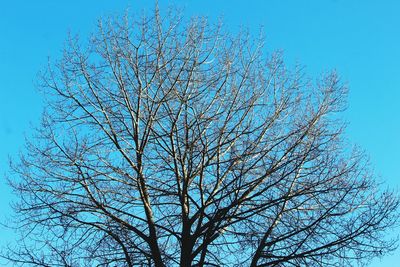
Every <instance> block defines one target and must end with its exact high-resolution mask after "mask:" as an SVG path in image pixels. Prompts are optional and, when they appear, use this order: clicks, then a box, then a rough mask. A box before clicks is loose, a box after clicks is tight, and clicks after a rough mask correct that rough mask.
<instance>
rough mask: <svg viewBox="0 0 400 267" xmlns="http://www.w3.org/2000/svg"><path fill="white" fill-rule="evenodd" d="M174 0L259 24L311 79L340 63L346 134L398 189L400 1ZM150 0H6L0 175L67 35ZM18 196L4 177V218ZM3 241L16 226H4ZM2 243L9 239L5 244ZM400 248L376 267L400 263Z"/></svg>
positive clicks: (35, 113)
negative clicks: (38, 82) (39, 80)
mask: <svg viewBox="0 0 400 267" xmlns="http://www.w3.org/2000/svg"><path fill="white" fill-rule="evenodd" d="M170 4H174V5H176V6H177V7H181V8H184V14H185V16H186V17H189V16H191V15H204V16H208V17H209V18H210V20H216V19H217V18H218V17H221V16H222V17H223V20H224V23H225V26H226V27H227V28H228V29H231V30H233V31H235V30H237V29H239V28H240V26H241V25H243V26H245V27H248V28H249V29H250V31H251V32H254V33H257V32H258V31H259V29H260V27H261V26H262V27H263V29H264V32H265V35H266V45H267V49H268V51H273V50H276V49H281V50H282V51H284V55H285V58H286V59H287V61H288V62H289V63H292V64H293V63H295V62H297V63H300V64H302V65H304V66H305V67H306V71H307V73H308V74H309V75H310V76H313V77H318V75H319V74H321V73H322V72H324V71H328V70H332V69H336V70H337V71H338V73H339V74H340V75H341V77H342V78H343V81H345V82H347V84H348V85H349V88H350V94H349V99H348V104H349V108H348V110H347V111H346V112H345V114H344V116H345V119H346V120H347V121H348V122H349V126H348V128H347V131H346V136H347V137H348V138H349V139H350V140H351V142H352V143H355V144H357V145H359V146H360V147H361V148H363V149H364V150H365V151H366V152H367V154H368V155H369V156H370V158H371V162H372V165H373V166H374V170H375V172H376V174H377V175H378V177H379V179H382V180H384V181H386V183H387V184H388V185H389V186H390V187H393V188H395V189H396V188H397V189H398V188H399V185H400V177H399V176H400V173H399V172H398V167H399V166H400V157H399V156H398V153H399V151H400V138H399V137H400V104H399V102H400V49H399V48H400V27H399V26H400V16H399V15H398V14H399V12H400V1H395V0H393V1H391V0H381V1H376V0H375V1H372V0H363V1H358V0H258V1H257V0H254V1H244V0H242V1H239V0H229V1H222V0H202V1H195V0H187V1H183V0H181V1H178V0H175V1H162V0H160V1H159V5H160V7H161V9H163V8H165V7H166V6H168V5H170ZM152 6H153V3H152V1H145V0H131V1H125V0H119V1H107V0H85V1H82V0H81V1H76V0H69V1H50V0H47V1H45V0H36V1H22V0H13V1H10V0H9V1H6V0H3V1H1V2H0V140H1V142H0V144H1V146H0V174H1V177H4V176H3V174H4V173H6V172H7V158H8V156H11V157H15V156H16V155H17V153H18V151H19V150H21V149H22V147H23V143H24V136H29V135H30V133H31V132H32V131H31V129H32V127H33V126H34V125H35V124H37V122H38V120H39V119H40V116H41V111H42V97H41V95H40V94H39V93H37V91H36V89H35V86H34V84H35V79H36V74H37V72H38V71H39V70H40V69H43V67H44V66H45V65H46V63H47V59H48V57H50V58H53V59H54V58H57V57H59V55H60V51H61V49H62V47H63V43H64V40H65V39H66V36H67V33H68V32H69V31H70V32H72V33H78V34H79V35H81V36H82V37H83V38H85V36H87V35H88V33H90V32H91V31H93V30H94V28H95V24H96V20H97V19H98V18H99V17H101V16H105V15H112V14H115V13H121V12H122V11H123V10H124V9H125V8H129V10H132V11H133V12H136V11H141V10H142V9H146V8H151V7H152ZM11 199H12V195H11V193H10V192H9V190H8V188H7V185H6V184H5V182H4V179H1V180H0V219H1V218H2V217H4V216H3V215H9V214H10V212H11V210H10V208H9V207H8V205H9V204H8V203H9V201H10V200H11ZM0 236H1V237H2V238H0V245H2V244H4V243H5V240H7V239H8V240H11V239H12V238H13V233H12V232H11V231H9V230H5V229H4V228H0ZM1 240H3V241H1ZM399 261H400V250H398V251H396V252H395V253H394V255H393V256H388V257H386V258H384V259H383V260H382V261H380V260H376V261H374V262H373V263H372V265H371V266H374V267H377V266H396V263H397V262H399Z"/></svg>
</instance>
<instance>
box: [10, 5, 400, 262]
mask: <svg viewBox="0 0 400 267" xmlns="http://www.w3.org/2000/svg"><path fill="white" fill-rule="evenodd" d="M263 50H264V48H263V39H262V38H260V39H259V40H258V39H256V38H252V37H251V36H250V35H249V34H248V33H246V32H241V33H239V34H237V35H232V34H230V33H227V32H226V31H225V30H224V29H223V28H222V27H219V26H210V25H209V24H208V23H207V21H206V20H205V19H202V18H195V19H192V20H190V21H189V22H185V21H184V20H183V19H182V17H180V16H178V15H177V13H176V12H172V13H171V14H169V15H166V16H164V17H162V16H160V14H159V12H158V10H157V9H156V11H155V12H154V13H153V15H152V16H150V17H145V16H142V17H140V18H139V19H138V20H133V19H131V18H128V17H123V18H116V19H109V20H103V21H102V22H100V23H99V26H98V31H97V33H96V34H94V35H93V37H92V38H91V39H90V41H89V42H87V43H85V42H81V41H79V40H78V39H77V38H70V39H69V41H68V43H67V45H66V49H65V51H64V55H63V58H62V59H61V60H60V61H58V62H56V63H54V64H49V68H48V69H47V70H46V71H44V72H43V73H42V78H41V82H40V84H41V88H42V89H43V92H44V94H45V95H46V97H47V109H46V112H45V114H44V116H43V121H42V124H41V125H40V127H38V129H37V131H36V135H35V137H33V138H32V139H31V140H30V141H28V144H27V149H26V152H25V153H23V155H22V156H21V158H20V160H19V161H17V162H16V163H14V164H12V165H13V170H14V172H15V173H14V175H11V177H13V178H12V179H11V180H12V182H11V183H12V186H13V188H14V189H15V191H16V193H17V194H18V196H19V200H20V201H19V202H18V203H15V205H14V207H15V210H16V212H17V217H16V218H17V220H18V221H19V222H18V227H19V229H20V231H21V233H22V235H21V236H22V241H21V244H23V245H19V248H16V249H14V250H9V251H8V253H7V254H6V255H5V257H7V258H8V259H10V260H11V261H13V262H14V263H17V264H18V263H19V264H22V265H23V264H28V265H38V266H157V267H159V266H349V265H352V264H354V263H356V262H360V261H363V260H368V259H370V258H371V257H375V256H380V255H381V254H383V253H386V252H388V251H391V250H392V249H393V248H394V245H395V243H394V241H393V240H390V239H387V238H386V236H385V233H386V232H387V230H388V229H390V227H391V226H393V225H394V223H395V222H396V221H395V219H396V212H397V207H398V198H397V197H396V196H395V195H394V194H392V193H391V192H384V191H383V190H381V189H379V187H377V184H376V183H375V182H374V179H373V178H374V177H373V174H372V173H371V172H370V171H369V168H368V161H367V160H366V158H365V156H364V155H363V153H362V152H360V151H358V150H357V149H352V148H351V147H350V146H349V145H348V144H347V143H346V142H345V140H344V139H343V134H342V132H343V129H344V123H343V122H342V121H341V120H340V112H341V111H343V110H344V108H345V106H346V104H345V99H346V91H347V90H346V87H345V86H344V85H343V84H342V83H341V82H340V80H339V78H338V77H337V75H336V74H335V73H329V74H326V75H324V76H323V77H321V78H319V79H317V80H316V81H314V80H311V79H309V78H307V77H306V75H305V74H304V72H303V70H302V68H299V67H294V68H293V69H292V70H290V69H288V68H287V67H286V66H285V65H284V63H283V61H282V56H281V54H280V53H273V54H271V55H268V56H266V55H265V52H264V51H263Z"/></svg>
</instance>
